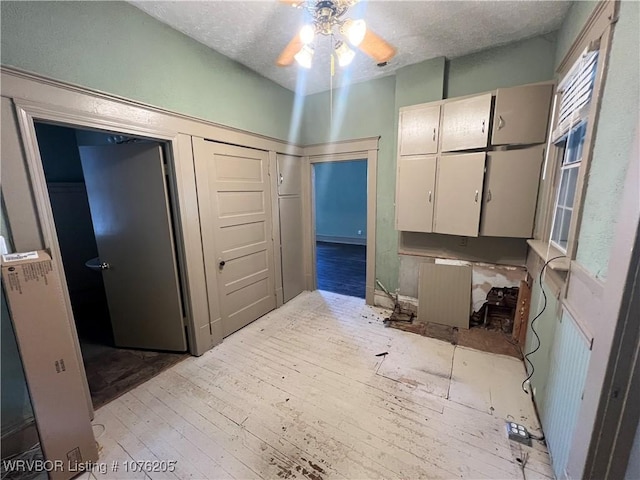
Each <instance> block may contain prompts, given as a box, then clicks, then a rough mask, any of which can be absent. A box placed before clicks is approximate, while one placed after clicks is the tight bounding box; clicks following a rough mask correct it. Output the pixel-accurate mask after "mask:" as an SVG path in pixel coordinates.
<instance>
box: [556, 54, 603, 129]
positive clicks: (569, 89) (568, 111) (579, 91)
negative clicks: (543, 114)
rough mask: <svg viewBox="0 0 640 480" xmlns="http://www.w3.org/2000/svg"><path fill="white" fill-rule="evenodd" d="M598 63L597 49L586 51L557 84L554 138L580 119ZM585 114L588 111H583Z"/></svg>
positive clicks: (589, 94) (590, 93)
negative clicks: (558, 97)
mask: <svg viewBox="0 0 640 480" xmlns="http://www.w3.org/2000/svg"><path fill="white" fill-rule="evenodd" d="M597 65H598V51H597V50H595V51H587V52H585V53H583V54H582V56H581V57H580V59H579V60H578V61H577V62H576V63H575V64H574V66H573V67H571V70H569V72H568V73H567V75H565V77H564V78H563V79H562V82H560V85H558V91H559V92H560V93H561V100H560V110H559V113H558V128H557V129H556V131H555V132H554V133H555V135H553V136H554V137H555V138H558V137H559V136H562V135H563V134H565V133H566V132H567V131H568V130H569V129H570V128H571V127H572V126H573V125H574V124H575V123H577V122H578V121H580V120H581V119H582V117H583V116H584V115H583V112H582V110H583V109H584V108H585V107H586V106H587V105H589V102H590V100H591V95H592V93H593V85H594V83H595V78H596V69H597ZM584 113H585V114H586V113H588V112H584Z"/></svg>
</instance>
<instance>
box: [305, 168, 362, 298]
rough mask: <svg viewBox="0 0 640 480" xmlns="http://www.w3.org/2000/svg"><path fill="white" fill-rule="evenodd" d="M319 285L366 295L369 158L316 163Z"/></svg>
mask: <svg viewBox="0 0 640 480" xmlns="http://www.w3.org/2000/svg"><path fill="white" fill-rule="evenodd" d="M313 188H314V212H315V234H316V238H315V242H316V275H317V285H318V289H320V290H326V291H330V292H334V293H340V294H343V295H349V296H353V297H360V298H365V292H366V269H367V246H366V244H367V160H349V161H336V162H331V161H329V162H320V163H314V164H313Z"/></svg>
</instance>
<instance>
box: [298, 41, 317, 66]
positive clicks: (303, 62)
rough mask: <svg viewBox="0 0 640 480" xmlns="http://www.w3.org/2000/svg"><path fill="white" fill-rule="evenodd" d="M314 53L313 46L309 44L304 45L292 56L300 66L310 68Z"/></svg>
mask: <svg viewBox="0 0 640 480" xmlns="http://www.w3.org/2000/svg"><path fill="white" fill-rule="evenodd" d="M314 53H315V52H314V50H313V48H311V47H310V46H309V45H305V46H303V47H302V48H301V49H300V51H299V52H298V53H296V54H295V55H294V56H293V58H295V59H296V62H298V65H300V66H301V67H304V68H311V65H312V64H313V54H314Z"/></svg>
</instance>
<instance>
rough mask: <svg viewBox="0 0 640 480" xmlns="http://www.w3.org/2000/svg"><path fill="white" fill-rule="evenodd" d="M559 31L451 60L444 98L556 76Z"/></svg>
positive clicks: (549, 78) (539, 80)
mask: <svg viewBox="0 0 640 480" xmlns="http://www.w3.org/2000/svg"><path fill="white" fill-rule="evenodd" d="M555 51H556V34H555V33H551V34H548V35H543V36H539V37H533V38H530V39H528V40H523V41H520V42H514V43H510V44H508V45H503V46H501V47H496V48H492V49H489V50H484V51H482V52H478V53H474V54H471V55H466V56H464V57H459V58H454V59H452V60H451V61H449V64H448V69H447V70H448V71H447V82H446V84H445V98H451V97H459V96H462V95H470V94H473V93H479V92H486V91H488V90H493V89H495V88H499V87H513V86H516V85H523V84H525V83H534V82H543V81H545V80H551V79H552V78H553V71H554V58H555Z"/></svg>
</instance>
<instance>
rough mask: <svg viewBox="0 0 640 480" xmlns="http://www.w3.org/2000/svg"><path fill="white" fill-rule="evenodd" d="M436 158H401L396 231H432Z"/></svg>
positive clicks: (397, 189)
mask: <svg viewBox="0 0 640 480" xmlns="http://www.w3.org/2000/svg"><path fill="white" fill-rule="evenodd" d="M435 183H436V157H435V156H425V155H422V156H411V157H400V158H398V177H397V182H396V229H397V230H401V231H405V232H427V233H429V232H432V231H433V205H434V201H435V194H436V192H435Z"/></svg>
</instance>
